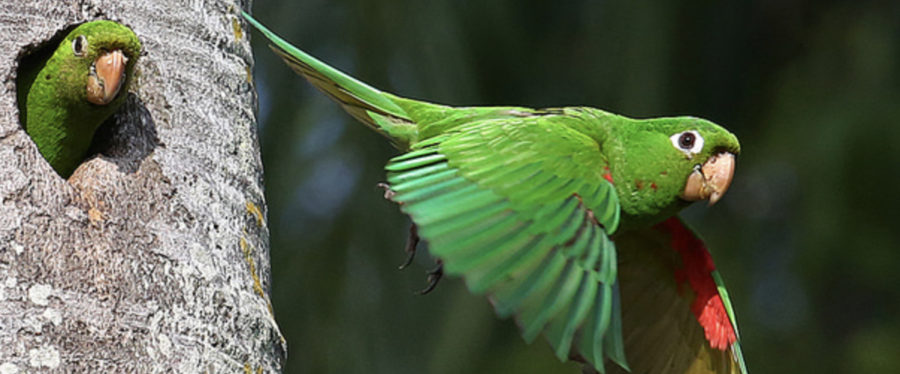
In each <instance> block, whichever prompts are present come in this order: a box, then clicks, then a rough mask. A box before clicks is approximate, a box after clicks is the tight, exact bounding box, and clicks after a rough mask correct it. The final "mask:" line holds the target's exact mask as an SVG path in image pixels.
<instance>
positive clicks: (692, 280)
mask: <svg viewBox="0 0 900 374" xmlns="http://www.w3.org/2000/svg"><path fill="white" fill-rule="evenodd" d="M656 228H657V229H659V230H661V231H664V232H667V233H669V234H670V235H671V237H672V241H671V246H672V248H673V249H675V251H677V252H678V253H679V254H680V255H681V262H682V268H680V269H676V270H675V280H676V281H677V282H678V283H684V282H687V283H688V285H689V286H690V287H691V290H692V291H694V301H693V302H692V303H691V312H693V313H694V316H695V317H697V322H699V323H700V326H702V327H703V331H704V333H705V335H706V340H707V341H709V345H710V346H711V347H713V348H716V349H720V350H723V351H724V350H725V349H727V348H728V346H730V345H731V344H733V343H734V342H735V341H737V334H735V332H734V327H733V326H732V324H731V319H730V318H729V317H728V312H727V311H726V310H725V304H724V303H723V302H722V297H721V296H720V295H719V291H718V288H717V287H716V282H715V280H713V278H712V272H713V271H715V270H716V267H715V265H713V262H712V257H711V256H710V255H709V251H708V250H707V249H706V245H705V244H703V241H702V240H700V239H699V238H697V236H696V235H694V233H693V232H691V230H689V229H688V228H687V227H685V226H684V224H683V223H681V221H680V220H679V219H678V218H675V217H672V218H669V219H668V220H666V221H665V222H663V223H660V224H658V225H656Z"/></svg>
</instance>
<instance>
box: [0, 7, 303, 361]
mask: <svg viewBox="0 0 900 374" xmlns="http://www.w3.org/2000/svg"><path fill="white" fill-rule="evenodd" d="M248 2H249V0H244V1H240V0H238V1H235V2H229V1H220V2H212V1H190V2H184V1H175V0H154V1H144V0H75V1H60V0H28V1H4V2H2V4H0V78H2V82H3V85H2V87H0V373H2V374H8V373H17V372H20V373H21V372H42V371H53V372H117V373H124V372H129V373H130V372H210V373H217V372H228V373H234V372H242V371H243V372H254V373H256V372H278V371H280V370H281V367H282V362H283V360H284V357H285V354H286V353H285V352H286V347H285V342H284V339H283V338H282V336H281V333H280V332H279V330H278V327H277V325H276V323H275V319H274V316H273V314H272V308H271V303H270V302H269V298H268V291H269V265H270V264H269V247H268V238H269V232H268V228H267V226H266V220H265V212H266V205H265V200H264V196H263V187H262V163H261V160H260V155H259V145H258V142H257V135H256V118H255V115H254V110H255V104H256V96H255V91H254V89H253V83H252V77H251V75H250V71H251V68H252V64H253V59H252V56H251V52H250V45H249V41H248V30H247V29H246V28H244V27H245V23H244V22H243V20H242V19H240V18H239V16H238V11H239V10H240V9H241V8H243V9H248V8H249V4H248ZM94 19H110V20H114V21H118V22H120V23H122V24H125V25H127V26H129V27H131V28H132V29H133V30H134V31H135V33H136V34H137V35H138V37H139V38H140V40H141V42H142V43H143V52H142V56H141V57H140V60H139V62H138V66H137V76H136V79H135V80H134V81H133V83H132V85H131V88H130V93H129V98H128V101H127V103H126V104H125V105H124V107H123V108H122V109H121V110H120V111H119V112H118V113H117V114H116V115H115V116H114V118H113V119H111V120H109V121H107V123H105V124H104V125H103V127H102V128H101V130H100V131H99V132H98V135H97V137H96V139H95V142H94V149H95V150H96V151H97V155H96V156H94V157H93V158H91V159H89V160H88V161H86V162H85V163H84V164H82V165H81V166H80V167H79V168H78V170H76V172H75V173H74V174H73V175H72V177H70V178H69V180H64V179H62V178H61V177H59V176H58V175H57V174H56V173H55V172H54V171H53V169H52V168H51V167H50V166H49V164H48V163H47V162H46V161H45V160H44V159H43V158H42V157H41V156H40V154H39V153H38V151H37V148H36V147H35V145H34V143H33V142H32V141H31V139H30V138H29V136H28V135H27V134H26V133H25V131H24V130H23V129H22V126H21V125H20V124H19V118H18V109H17V106H16V84H15V77H16V66H17V64H18V62H19V60H20V59H21V57H22V56H23V55H24V54H27V53H29V52H31V51H33V50H35V48H37V47H38V46H40V45H41V44H42V43H47V42H48V41H50V40H52V39H53V38H54V37H56V38H59V37H62V36H63V35H64V34H63V33H64V31H65V30H66V29H67V28H68V27H70V26H73V25H76V24H79V23H82V22H85V21H89V20H94Z"/></svg>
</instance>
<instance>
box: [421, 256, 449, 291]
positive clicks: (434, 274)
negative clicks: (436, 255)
mask: <svg viewBox="0 0 900 374" xmlns="http://www.w3.org/2000/svg"><path fill="white" fill-rule="evenodd" d="M443 276H444V264H443V263H441V261H440V260H438V266H437V267H436V268H434V269H433V270H431V271H429V272H428V287H425V289H424V290H421V291H419V295H427V294H428V293H429V292H431V291H434V288H435V287H437V284H438V281H440V280H441V277H443Z"/></svg>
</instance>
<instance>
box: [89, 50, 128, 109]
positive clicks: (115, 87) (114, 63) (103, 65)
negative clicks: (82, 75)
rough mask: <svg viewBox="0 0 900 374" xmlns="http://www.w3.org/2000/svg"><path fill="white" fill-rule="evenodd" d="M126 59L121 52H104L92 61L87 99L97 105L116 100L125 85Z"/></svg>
mask: <svg viewBox="0 0 900 374" xmlns="http://www.w3.org/2000/svg"><path fill="white" fill-rule="evenodd" d="M126 64H128V57H125V54H124V53H122V51H121V50H118V49H117V50H114V51H111V52H106V53H104V54H102V55H100V57H97V59H96V60H94V63H93V64H91V71H90V74H89V75H88V83H87V99H88V101H90V102H92V103H94V104H97V105H106V104H109V102H110V101H113V99H115V98H116V95H118V94H119V89H121V88H122V84H123V83H125V65H126Z"/></svg>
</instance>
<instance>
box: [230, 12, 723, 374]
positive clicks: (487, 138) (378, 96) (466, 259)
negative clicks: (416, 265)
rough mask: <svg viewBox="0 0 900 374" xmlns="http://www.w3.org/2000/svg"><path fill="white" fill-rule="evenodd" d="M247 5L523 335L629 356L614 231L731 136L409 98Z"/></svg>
mask: <svg viewBox="0 0 900 374" xmlns="http://www.w3.org/2000/svg"><path fill="white" fill-rule="evenodd" d="M244 17H245V18H246V19H247V20H248V21H249V22H250V23H251V24H253V26H254V27H256V28H257V29H258V30H260V31H261V32H262V33H263V34H264V35H265V36H266V37H267V38H268V39H269V41H270V42H271V43H272V45H273V46H272V49H273V50H274V51H275V52H276V53H277V54H279V55H280V56H281V57H282V58H283V59H284V60H285V61H286V62H287V63H288V65H289V66H291V68H293V69H294V70H295V71H296V72H298V73H299V74H301V75H303V76H304V77H306V78H307V79H308V80H309V81H310V83H312V84H313V85H314V86H316V87H317V88H319V89H320V90H322V91H323V92H325V93H326V94H328V95H329V96H330V97H331V98H332V99H334V100H335V101H337V102H338V103H339V104H341V105H342V106H343V107H344V109H345V110H347V111H348V112H349V113H350V114H351V115H353V117H355V118H356V119H358V120H360V121H361V122H363V123H364V124H366V125H367V126H369V127H371V128H372V129H374V130H375V131H377V132H379V133H380V134H382V135H383V136H385V137H387V138H388V139H389V140H390V141H391V142H392V143H393V144H394V145H395V146H396V147H397V148H398V149H400V150H401V151H403V152H404V154H401V155H399V156H397V157H395V158H393V159H392V160H390V161H389V162H388V164H387V166H386V168H385V169H386V170H387V178H388V181H389V183H390V185H391V188H392V190H393V191H394V192H395V195H394V196H393V197H392V200H394V201H395V202H397V203H398V204H400V208H401V209H402V210H403V212H405V213H406V214H408V215H409V216H410V217H411V219H412V221H413V222H414V223H415V224H416V225H417V226H418V227H419V229H418V230H419V231H418V232H419V235H420V236H421V237H422V238H424V239H426V240H427V241H428V242H429V245H430V249H431V252H432V254H434V255H435V256H437V257H438V258H440V259H441V260H442V261H443V264H444V265H443V266H444V271H445V272H446V273H448V274H450V275H458V276H462V277H463V278H464V279H465V281H466V284H467V285H468V287H469V289H470V290H471V291H472V292H474V293H478V294H485V295H487V297H488V298H489V299H490V300H491V302H492V304H493V305H494V308H495V309H496V311H497V313H498V314H499V315H500V316H503V317H505V316H514V317H515V318H516V321H517V322H518V324H519V326H520V327H521V329H522V334H523V336H524V338H525V339H526V340H528V341H532V340H533V339H535V338H536V337H537V336H538V335H540V334H542V333H543V335H544V336H545V337H546V338H547V340H548V341H549V342H550V344H551V346H552V347H553V349H554V351H555V353H556V355H557V357H559V359H560V360H566V359H577V360H579V361H582V362H586V363H587V364H589V365H590V366H591V367H593V368H594V369H596V370H598V371H601V372H602V371H604V370H605V362H607V361H606V360H607V359H609V360H610V361H611V362H613V363H615V364H617V365H618V366H619V367H622V368H627V367H628V365H627V361H626V352H625V346H626V344H625V341H624V338H623V334H622V328H623V327H622V326H623V320H622V312H621V307H622V302H621V299H620V292H619V288H620V287H619V285H618V283H617V264H618V260H617V250H616V248H617V244H615V242H614V240H613V239H614V238H616V236H617V235H618V234H619V233H621V232H623V231H624V232H629V231H633V230H636V229H643V228H647V227H650V226H652V225H654V224H656V223H658V222H661V221H663V220H664V219H666V218H668V217H670V216H671V215H673V214H675V213H676V212H677V211H678V210H679V209H681V208H683V207H684V206H686V205H688V202H687V201H685V200H683V199H682V198H680V197H679V196H680V195H681V193H682V191H683V190H684V189H685V181H686V180H687V178H688V175H690V174H691V173H692V172H694V171H695V170H697V168H699V165H700V164H703V163H704V162H706V161H707V160H708V159H710V158H711V157H712V156H713V155H714V154H717V153H720V152H730V153H737V152H738V151H739V145H738V142H737V139H736V138H735V137H734V135H732V134H731V133H729V132H728V131H726V130H724V129H722V128H721V127H719V126H717V125H715V124H713V123H712V122H709V121H706V120H702V119H699V118H693V117H678V118H659V119H648V120H636V119H630V118H626V117H623V116H619V115H615V114H612V113H608V112H605V111H602V110H599V109H594V108H587V107H571V108H552V109H540V110H539V109H530V108H522V107H462V108H456V107H448V106H443V105H438V104H432V103H427V102H422V101H416V100H410V99H405V98H401V97H398V96H395V95H392V94H389V93H385V92H381V91H379V90H377V89H374V88H372V87H370V86H368V85H366V84H364V83H361V82H359V81H357V80H356V79H354V78H351V77H350V76H348V75H346V74H344V73H341V72H340V71H338V70H336V69H334V68H332V67H330V66H328V65H326V64H324V63H322V62H321V61H319V60H317V59H315V58H313V57H311V56H309V55H308V54H306V53H304V52H303V51H301V50H299V49H297V48H295V47H293V46H291V45H290V44H289V43H287V42H285V41H284V40H282V39H281V38H279V37H278V36H277V35H275V34H274V33H272V32H271V31H269V30H268V29H266V28H265V27H264V26H263V25H261V24H260V23H258V22H257V21H256V20H254V19H253V18H252V17H250V16H249V15H247V14H246V13H245V14H244ZM686 131H694V132H695V133H696V134H697V135H698V136H700V137H702V138H703V139H704V140H705V143H700V144H701V145H702V146H700V147H698V149H696V150H692V151H691V152H686V151H685V150H683V149H678V148H676V146H677V144H676V143H675V140H672V139H673V136H677V135H678V134H680V133H683V132H686ZM667 281H669V282H671V283H673V284H674V282H675V280H674V279H667ZM696 323H697V322H696V320H695V321H694V324H696ZM698 326H699V325H698ZM632 359H633V358H629V360H632Z"/></svg>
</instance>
